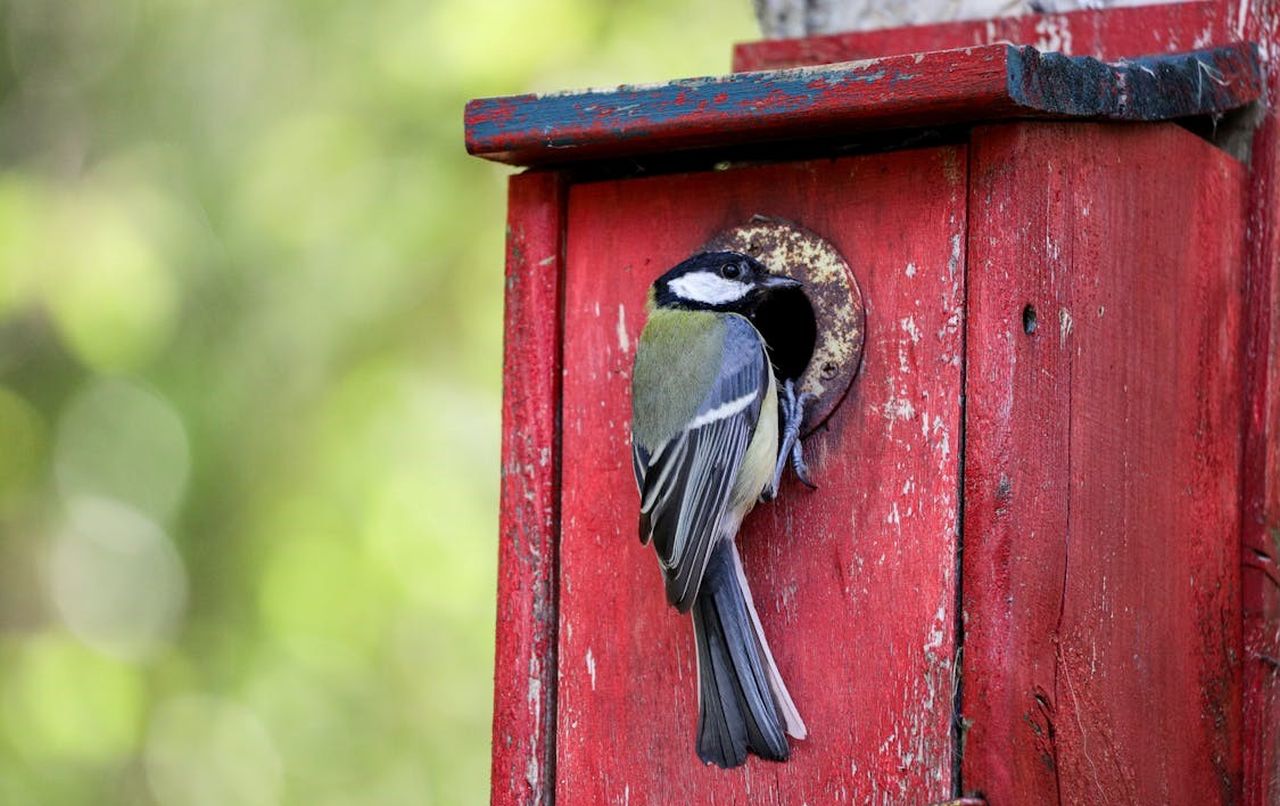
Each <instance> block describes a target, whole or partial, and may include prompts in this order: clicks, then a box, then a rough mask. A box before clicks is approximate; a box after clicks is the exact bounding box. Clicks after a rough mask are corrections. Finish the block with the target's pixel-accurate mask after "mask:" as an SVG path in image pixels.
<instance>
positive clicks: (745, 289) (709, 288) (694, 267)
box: [653, 252, 796, 313]
mask: <svg viewBox="0 0 1280 806" xmlns="http://www.w3.org/2000/svg"><path fill="white" fill-rule="evenodd" d="M794 285H796V281H794V280H790V279H788V278H784V277H780V276H778V275H774V274H770V273H769V270H768V269H766V268H765V267H764V264H762V263H761V262H760V261H758V260H756V259H755V258H753V257H750V256H749V255H744V254H741V253H739V252H699V253H698V254H696V255H694V256H693V257H690V258H689V259H688V260H685V261H683V262H682V263H680V264H679V265H678V266H676V267H675V268H673V269H671V270H670V271H668V272H667V273H666V274H664V275H662V276H661V277H659V278H658V279H657V280H655V281H654V283H653V296H654V302H655V304H656V305H657V306H658V307H660V308H683V309H687V310H707V311H732V312H736V313H750V312H751V311H752V310H754V309H755V307H756V306H757V305H759V304H760V301H761V300H762V299H764V297H765V296H766V295H767V294H768V292H769V291H770V290H771V289H774V288H783V287H787V286H794Z"/></svg>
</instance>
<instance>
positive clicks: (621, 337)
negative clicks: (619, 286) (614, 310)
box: [618, 302, 631, 354]
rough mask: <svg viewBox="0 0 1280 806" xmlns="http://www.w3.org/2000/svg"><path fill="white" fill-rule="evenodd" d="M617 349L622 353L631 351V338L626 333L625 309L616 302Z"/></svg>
mask: <svg viewBox="0 0 1280 806" xmlns="http://www.w3.org/2000/svg"><path fill="white" fill-rule="evenodd" d="M618 349H619V350H621V351H622V352H623V353H624V354H625V353H629V352H631V338H630V337H629V336H628V335H627V309H626V308H625V307H624V306H623V304H622V303H621V302H619V303H618Z"/></svg>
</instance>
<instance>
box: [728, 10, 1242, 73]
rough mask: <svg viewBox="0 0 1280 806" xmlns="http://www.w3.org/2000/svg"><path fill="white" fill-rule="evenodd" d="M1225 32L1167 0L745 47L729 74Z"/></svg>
mask: <svg viewBox="0 0 1280 806" xmlns="http://www.w3.org/2000/svg"><path fill="white" fill-rule="evenodd" d="M1232 19H1234V17H1233V18H1232ZM1227 31H1228V29H1227V26H1226V25H1225V24H1224V21H1223V20H1222V15H1221V14H1220V12H1219V8H1218V4H1217V3H1212V2H1195V3H1168V4H1163V5H1149V6H1142V7H1139V8H1116V9H1106V10H1088V11H1072V12H1068V13H1066V14H1027V15H1024V16H1020V17H1002V18H999V19H993V20H964V21H960V22H945V23H939V24H936V25H914V26H909V27H903V28H890V29H882V30H878V31H851V32H848V33H841V34H832V35H829V36H811V37H806V38H803V39H774V40H766V41H762V42H746V43H743V44H740V45H737V46H736V47H734V50H733V69H734V70H735V71H739V72H741V71H747V70H779V69H782V68H787V67H804V66H812V65H817V64H832V63H835V62H848V61H854V60H857V59H878V58H881V57H884V56H893V55H896V54H900V53H921V52H924V51H930V50H951V49H953V48H969V47H975V46H981V45H995V44H1000V43H1010V44H1014V45H1030V46H1032V47H1034V48H1036V49H1037V50H1041V51H1055V52H1058V53H1063V54H1065V55H1067V56H1092V57H1094V58H1095V59H1105V60H1114V59H1121V58H1125V57H1128V56H1138V55H1143V54H1148V53H1176V52H1178V51H1185V50H1196V49H1199V48H1204V47H1208V46H1210V45H1220V44H1225V43H1227V42H1231V41H1235V40H1236V39H1237V38H1238V37H1235V36H1229V35H1228V33H1227ZM1249 38H1254V39H1256V37H1249Z"/></svg>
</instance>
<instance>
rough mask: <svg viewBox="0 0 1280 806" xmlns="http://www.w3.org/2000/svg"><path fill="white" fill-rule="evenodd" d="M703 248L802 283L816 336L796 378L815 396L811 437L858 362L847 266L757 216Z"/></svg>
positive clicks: (859, 337) (858, 307)
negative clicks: (753, 261)
mask: <svg viewBox="0 0 1280 806" xmlns="http://www.w3.org/2000/svg"><path fill="white" fill-rule="evenodd" d="M704 248H705V249H706V250H708V251H712V250H714V251H730V252H741V253H742V254H745V255H750V256H752V257H754V258H755V259H757V260H759V261H760V262H761V263H763V264H764V265H765V266H767V267H768V268H769V270H770V271H772V272H774V273H776V274H785V275H787V276H788V277H794V278H795V279H797V280H799V281H800V282H802V283H804V292H805V296H806V297H807V298H808V300H809V304H810V305H811V306H812V308H813V316H814V320H815V324H816V326H817V335H816V340H815V344H814V349H813V356H812V357H811V358H810V359H809V365H808V366H807V367H806V368H805V370H804V372H803V373H802V374H801V376H800V391H801V392H802V393H808V394H810V395H813V397H814V400H813V402H812V403H810V404H809V407H808V410H807V411H806V412H805V418H804V425H803V426H802V428H801V432H802V433H803V434H805V435H808V434H810V433H812V432H813V430H814V429H816V428H817V427H818V426H820V425H822V424H823V423H824V422H826V420H827V418H828V417H830V416H831V414H832V412H834V411H835V409H836V407H837V406H839V405H840V401H842V400H843V399H844V396H845V394H846V393H847V392H848V391H849V387H850V386H851V385H852V384H853V379H854V376H856V375H857V374H858V366H859V364H860V363H861V362H862V345H863V341H864V339H865V337H866V307H865V305H864V304H863V299H862V290H861V289H860V288H859V287H858V281H857V279H856V278H855V277H854V276H853V271H852V270H851V269H850V268H849V264H848V262H847V261H846V260H845V259H844V257H843V256H842V255H841V254H840V253H839V252H838V251H837V250H836V248H835V247H834V246H832V245H831V244H830V243H829V242H828V241H826V240H825V239H823V238H822V237H820V236H818V235H816V234H814V233H812V232H810V231H809V230H807V229H805V228H804V227H801V226H798V225H796V224H792V223H790V222H786V221H782V220H780V219H775V218H769V217H766V216H762V215H756V216H752V218H751V221H750V222H748V223H747V224H743V225H741V226H738V227H733V228H732V229H728V230H725V231H723V232H720V233H718V234H717V235H715V236H714V237H713V238H712V239H711V240H710V241H709V242H708V243H707V245H706V246H705V247H704Z"/></svg>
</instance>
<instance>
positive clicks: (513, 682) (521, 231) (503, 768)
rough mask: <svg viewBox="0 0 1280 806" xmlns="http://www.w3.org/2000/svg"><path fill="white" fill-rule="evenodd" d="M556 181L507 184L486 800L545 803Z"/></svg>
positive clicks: (556, 398) (559, 248) (557, 322)
mask: <svg viewBox="0 0 1280 806" xmlns="http://www.w3.org/2000/svg"><path fill="white" fill-rule="evenodd" d="M564 199H565V185H564V182H563V181H562V179H561V177H560V176H559V175H558V174H555V173H528V174H521V175H519V176H513V177H511V180H510V186H509V194H508V199H507V204H508V210H509V212H508V224H507V275H506V279H507V293H506V327H505V333H506V348H505V351H506V355H505V358H504V362H503V372H502V377H503V397H502V502H501V503H502V510H501V513H502V514H501V526H500V530H501V534H500V536H499V544H498V596H499V606H498V624H497V647H496V650H495V657H494V701H493V768H492V798H493V803H494V804H495V806H513V805H514V804H539V803H548V802H549V799H548V798H547V797H546V793H547V792H548V791H549V790H548V787H549V777H550V774H551V770H552V764H553V762H554V758H555V756H554V747H555V689H556V687H555V671H556V666H555V663H556V626H557V622H556V602H555V597H556V590H557V589H556V580H557V573H556V569H557V562H558V560H557V554H558V549H559V540H560V486H559V485H560V450H559V444H560V434H559V420H558V417H557V415H558V412H559V405H560V367H561V321H562V319H561V315H560V283H561V277H562V274H563V265H562V263H561V261H562V258H563V254H564V249H563V233H564V221H563V214H564Z"/></svg>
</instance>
